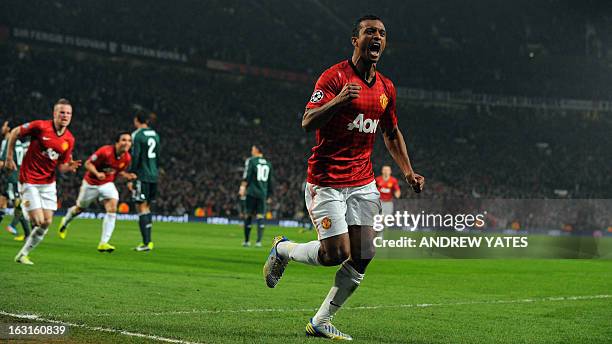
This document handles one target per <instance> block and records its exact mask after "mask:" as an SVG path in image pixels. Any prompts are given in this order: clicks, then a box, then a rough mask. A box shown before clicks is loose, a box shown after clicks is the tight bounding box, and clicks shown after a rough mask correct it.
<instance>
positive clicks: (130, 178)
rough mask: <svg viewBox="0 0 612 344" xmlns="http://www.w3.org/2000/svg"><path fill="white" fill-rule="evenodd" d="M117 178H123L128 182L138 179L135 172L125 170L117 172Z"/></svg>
mask: <svg viewBox="0 0 612 344" xmlns="http://www.w3.org/2000/svg"><path fill="white" fill-rule="evenodd" d="M118 177H119V178H122V179H125V180H127V181H128V182H131V181H133V180H136V179H138V176H137V175H136V173H130V172H126V171H121V172H119V174H118Z"/></svg>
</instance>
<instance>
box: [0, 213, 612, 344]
mask: <svg viewBox="0 0 612 344" xmlns="http://www.w3.org/2000/svg"><path fill="white" fill-rule="evenodd" d="M5 221H7V220H5ZM58 222H59V219H57V218H56V219H55V223H54V226H53V227H52V228H51V229H50V231H49V233H48V235H47V237H46V238H45V241H43V242H42V244H41V245H40V246H39V247H38V248H37V249H36V250H35V251H34V252H33V254H32V255H31V257H32V260H33V261H34V263H35V265H34V266H23V265H19V264H16V263H14V262H13V257H14V256H15V254H16V252H17V251H18V249H19V247H20V245H21V243H18V242H15V241H13V240H12V237H11V236H10V235H9V234H7V233H6V232H4V231H3V232H2V234H1V235H0V287H1V289H0V291H1V296H0V311H2V312H4V315H1V316H0V323H8V322H17V321H20V322H33V321H31V320H24V319H16V318H14V317H13V316H12V315H7V313H10V314H36V315H38V316H40V317H42V318H43V319H52V320H60V321H64V322H68V323H71V324H80V325H83V326H84V327H80V328H71V330H70V334H69V335H68V336H67V337H63V338H61V339H60V340H57V341H54V342H60V343H62V342H66V343H81V342H84V343H148V342H160V343H161V341H159V339H154V338H151V337H137V336H136V334H141V335H148V336H157V337H161V338H160V339H162V338H166V339H177V340H181V341H183V342H197V343H236V342H238V343H319V342H325V341H324V340H322V339H313V338H307V337H305V335H304V326H305V325H306V323H307V321H308V319H309V317H310V316H311V315H312V314H313V313H314V310H315V309H316V308H317V307H318V306H319V304H320V302H321V300H322V299H323V297H324V296H325V295H326V293H327V291H328V290H329V288H330V285H331V283H332V280H333V276H334V273H335V271H336V269H335V268H323V267H310V266H304V265H300V264H298V263H290V265H289V267H288V268H287V271H286V274H285V276H284V277H283V279H282V280H281V282H280V283H279V285H278V286H277V288H276V289H268V288H267V287H266V286H265V283H264V280H263V278H262V273H261V269H262V265H263V263H264V260H265V258H266V256H267V253H268V246H269V243H270V241H271V238H272V236H273V235H275V234H279V233H283V234H285V235H287V236H288V237H289V238H290V239H293V240H296V241H308V240H312V239H314V234H313V233H312V232H307V233H304V234H299V233H298V232H297V229H286V228H285V229H280V228H273V227H272V228H267V229H266V235H265V240H264V242H265V245H264V247H263V248H254V247H251V248H243V247H241V245H240V244H241V241H242V230H241V228H239V227H238V226H223V225H205V224H193V223H191V224H168V223H155V224H154V231H153V238H154V242H155V245H156V247H155V250H154V251H153V252H149V253H137V252H134V251H132V248H133V247H134V246H136V244H138V243H139V241H140V234H139V231H138V229H137V224H136V223H135V222H117V229H116V230H115V233H114V236H113V240H112V241H111V242H112V243H113V244H115V245H116V246H117V251H115V252H114V253H112V254H101V253H98V252H97V251H96V245H97V243H98V240H99V235H100V221H95V220H76V221H75V222H74V223H73V224H72V225H71V227H70V231H69V233H68V238H67V239H66V240H60V239H59V238H58V236H57V232H56V227H55V226H56V225H57V223H58ZM4 224H6V222H5V223H4ZM611 295H612V260H533V259H483V260H474V259H405V260H399V259H378V260H375V261H374V262H372V264H371V265H370V267H369V269H368V271H367V273H366V277H365V279H364V281H363V283H362V285H361V287H360V288H359V289H358V290H357V292H356V293H355V294H354V296H353V297H352V298H351V299H350V300H349V301H348V302H347V304H346V305H345V308H344V309H342V310H340V312H339V313H338V314H337V316H336V318H335V320H334V323H335V324H336V325H337V326H338V328H339V329H340V330H342V331H345V332H347V333H349V334H351V335H352V336H353V337H354V338H355V342H356V343H419V344H420V343H612V296H611ZM94 327H95V328H98V330H94V329H93V328H94ZM100 328H103V329H106V330H108V331H107V332H105V331H102V330H100ZM109 331H110V332H109ZM119 331H128V332H130V333H132V335H128V334H122V333H119ZM0 342H2V339H0Z"/></svg>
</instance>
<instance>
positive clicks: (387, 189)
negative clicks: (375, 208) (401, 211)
mask: <svg viewBox="0 0 612 344" xmlns="http://www.w3.org/2000/svg"><path fill="white" fill-rule="evenodd" d="M375 181H376V188H377V189H378V192H380V203H381V206H382V214H383V215H392V214H393V197H395V198H400V196H401V194H402V192H401V190H400V187H399V183H398V182H397V179H396V178H395V177H393V176H392V175H391V166H388V165H385V166H383V167H382V170H381V175H380V176H378V177H376V179H375Z"/></svg>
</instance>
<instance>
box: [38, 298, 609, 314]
mask: <svg viewBox="0 0 612 344" xmlns="http://www.w3.org/2000/svg"><path fill="white" fill-rule="evenodd" d="M609 298H612V295H584V296H551V297H543V298H532V299H516V300H490V301H463V302H451V303H416V304H398V305H375V306H353V307H344V308H343V309H349V310H360V309H385V308H426V307H444V306H466V305H487V304H491V305H495V304H513V303H533V302H557V301H579V300H596V299H609ZM316 310H317V309H316V308H296V309H283V308H253V309H219V310H213V309H201V310H197V309H193V310H184V311H169V312H150V313H146V312H145V313H93V314H87V313H81V314H64V316H94V317H105V316H123V315H134V316H163V315H182V314H220V313H230V314H231V313H290V312H314V311H316ZM48 316H58V315H53V314H49V315H48Z"/></svg>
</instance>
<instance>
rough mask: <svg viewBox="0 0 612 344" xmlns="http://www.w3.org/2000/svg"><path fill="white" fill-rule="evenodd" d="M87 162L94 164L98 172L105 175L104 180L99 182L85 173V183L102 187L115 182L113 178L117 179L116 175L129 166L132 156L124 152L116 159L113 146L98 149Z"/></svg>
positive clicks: (88, 173)
mask: <svg viewBox="0 0 612 344" xmlns="http://www.w3.org/2000/svg"><path fill="white" fill-rule="evenodd" d="M87 161H89V162H91V163H92V164H94V166H96V170H98V172H104V174H106V178H104V179H102V180H100V179H98V178H96V176H95V175H93V174H92V173H91V172H89V171H87V173H85V181H86V182H87V183H88V184H89V185H102V184H106V183H110V182H113V181H115V178H117V173H119V172H121V171H125V170H126V169H127V168H128V166H130V162H131V161H132V156H131V155H130V153H128V152H125V153H123V154H121V156H119V157H117V155H116V154H115V146H113V145H107V146H102V147H100V148H98V150H97V151H96V152H95V153H93V154H92V155H91V156H90V157H89V159H87Z"/></svg>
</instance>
